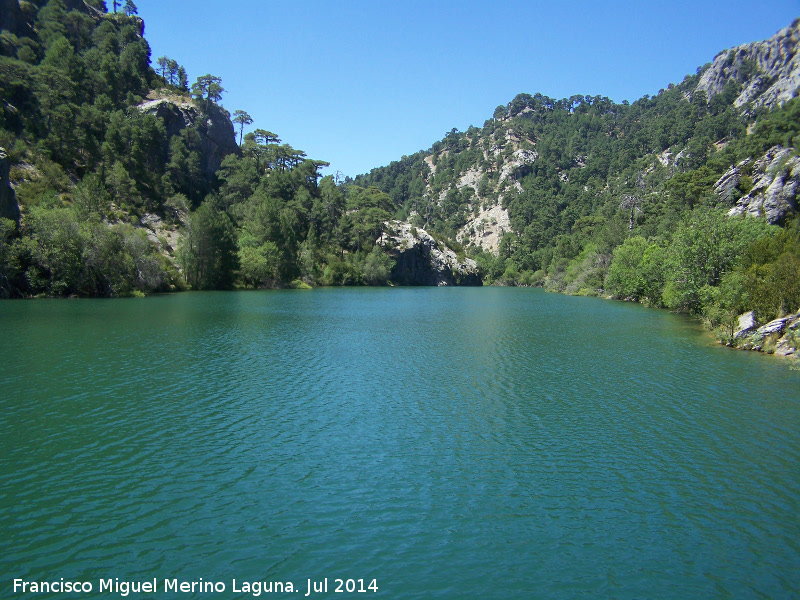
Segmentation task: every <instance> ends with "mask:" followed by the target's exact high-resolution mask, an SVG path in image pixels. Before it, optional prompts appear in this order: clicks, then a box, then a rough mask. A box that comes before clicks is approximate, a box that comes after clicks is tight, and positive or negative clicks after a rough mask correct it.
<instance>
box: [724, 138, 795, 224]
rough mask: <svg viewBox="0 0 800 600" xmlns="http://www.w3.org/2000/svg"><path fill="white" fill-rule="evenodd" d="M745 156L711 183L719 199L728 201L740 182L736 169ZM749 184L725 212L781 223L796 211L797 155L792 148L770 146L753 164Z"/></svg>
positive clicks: (739, 169)
mask: <svg viewBox="0 0 800 600" xmlns="http://www.w3.org/2000/svg"><path fill="white" fill-rule="evenodd" d="M748 162H749V159H747V160H744V161H742V162H740V163H739V164H738V165H736V166H735V167H731V169H729V170H728V172H726V173H725V174H724V175H723V176H722V177H720V179H719V180H718V181H717V183H716V184H714V191H715V192H716V193H717V194H718V195H719V197H720V199H721V200H723V201H725V202H726V203H728V204H730V200H731V198H732V194H733V191H734V190H735V188H736V186H738V185H739V182H740V172H741V170H742V169H744V168H745V167H746V166H747V164H748ZM752 179H753V187H752V189H751V190H750V191H749V192H748V193H747V194H746V195H745V196H742V197H741V198H739V199H738V201H737V202H736V205H735V206H734V207H733V208H731V209H730V211H728V215H729V216H732V217H733V216H737V215H747V216H751V217H765V218H766V219H767V221H768V222H769V223H772V224H777V223H782V222H783V221H784V219H786V217H789V216H791V215H793V214H794V213H795V212H796V211H797V193H798V191H800V156H795V155H794V148H783V147H782V146H773V147H772V148H770V149H769V150H768V151H767V153H766V154H765V155H764V156H762V157H761V158H759V159H758V160H757V161H756V162H755V163H754V164H753V174H752Z"/></svg>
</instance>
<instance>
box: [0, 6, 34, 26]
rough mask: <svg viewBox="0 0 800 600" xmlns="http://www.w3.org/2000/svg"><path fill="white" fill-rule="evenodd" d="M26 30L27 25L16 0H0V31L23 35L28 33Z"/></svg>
mask: <svg viewBox="0 0 800 600" xmlns="http://www.w3.org/2000/svg"><path fill="white" fill-rule="evenodd" d="M27 29H28V23H27V21H26V20H25V15H24V14H23V13H22V10H21V9H20V7H19V2H18V0H0V31H10V32H11V33H13V34H15V35H24V34H27V33H28V31H27Z"/></svg>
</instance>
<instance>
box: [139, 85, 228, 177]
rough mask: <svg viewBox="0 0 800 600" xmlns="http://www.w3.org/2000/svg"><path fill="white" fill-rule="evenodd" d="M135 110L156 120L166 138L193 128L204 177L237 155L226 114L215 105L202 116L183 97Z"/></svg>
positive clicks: (156, 100)
mask: <svg viewBox="0 0 800 600" xmlns="http://www.w3.org/2000/svg"><path fill="white" fill-rule="evenodd" d="M139 110H141V111H142V112H145V113H148V114H151V115H154V116H156V117H160V118H161V119H162V120H163V121H164V126H165V127H166V129H167V134H168V135H169V136H170V137H172V136H175V135H178V134H179V133H180V132H181V130H183V129H186V128H187V127H193V126H197V128H198V131H199V132H200V139H201V142H202V153H203V154H202V160H203V162H202V164H201V168H202V169H203V172H204V173H205V174H206V175H207V176H211V175H214V174H215V173H216V172H217V171H218V170H219V167H220V165H221V164H222V159H223V158H225V157H226V156H227V155H228V154H234V153H238V152H239V146H238V145H237V144H236V134H235V132H234V130H233V123H232V122H231V118H230V115H229V114H228V111H226V110H225V109H224V108H222V107H220V106H217V105H216V104H213V103H212V104H211V106H210V109H209V110H208V114H205V113H204V112H203V111H202V110H201V109H200V107H198V106H197V105H196V104H195V103H194V102H192V101H191V100H189V99H188V98H186V97H180V96H167V97H160V98H155V99H152V100H148V101H146V102H143V103H142V104H140V105H139Z"/></svg>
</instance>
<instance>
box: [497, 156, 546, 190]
mask: <svg viewBox="0 0 800 600" xmlns="http://www.w3.org/2000/svg"><path fill="white" fill-rule="evenodd" d="M537 158H539V153H538V152H536V151H535V150H523V149H522V148H519V149H517V150H515V151H514V153H513V154H512V155H511V157H510V158H509V159H508V160H507V161H506V162H505V164H503V168H502V170H501V171H500V181H501V182H502V181H504V180H505V179H509V178H511V179H513V180H514V181H516V180H517V179H521V178H522V177H524V176H525V175H527V174H528V173H530V172H531V169H530V165H532V164H533V163H534V162H536V159H537Z"/></svg>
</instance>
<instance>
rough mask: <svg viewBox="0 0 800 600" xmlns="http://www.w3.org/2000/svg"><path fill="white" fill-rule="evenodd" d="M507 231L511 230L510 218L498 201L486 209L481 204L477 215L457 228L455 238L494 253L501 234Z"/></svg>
mask: <svg viewBox="0 0 800 600" xmlns="http://www.w3.org/2000/svg"><path fill="white" fill-rule="evenodd" d="M509 231H511V219H510V218H509V216H508V211H507V210H506V209H504V208H503V205H502V203H500V202H498V203H497V204H495V205H494V206H489V207H487V208H486V209H484V208H483V207H482V206H481V208H480V211H479V212H478V214H477V216H475V217H473V218H472V219H470V220H469V221H467V224H466V225H464V227H462V228H461V229H460V230H459V232H458V234H457V235H456V239H457V240H458V241H459V242H462V243H464V244H466V243H470V242H471V243H473V244H475V245H476V246H478V247H480V248H483V249H484V250H487V251H488V252H491V253H492V254H495V255H496V254H497V252H498V251H499V249H500V240H501V239H503V234H504V233H507V232H509Z"/></svg>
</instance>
